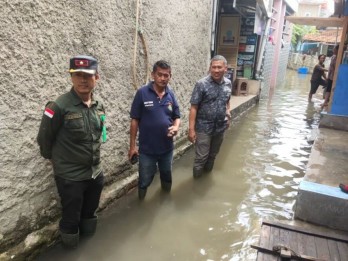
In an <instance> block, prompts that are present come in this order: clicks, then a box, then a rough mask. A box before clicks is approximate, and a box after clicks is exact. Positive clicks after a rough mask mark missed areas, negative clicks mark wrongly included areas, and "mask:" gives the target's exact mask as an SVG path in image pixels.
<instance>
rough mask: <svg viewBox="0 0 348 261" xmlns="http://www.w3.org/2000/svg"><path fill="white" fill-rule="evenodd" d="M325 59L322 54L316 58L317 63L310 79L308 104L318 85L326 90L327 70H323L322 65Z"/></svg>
mask: <svg viewBox="0 0 348 261" xmlns="http://www.w3.org/2000/svg"><path fill="white" fill-rule="evenodd" d="M325 58H326V56H325V55H324V54H320V55H319V56H318V60H319V63H318V64H317V65H315V66H314V69H313V74H312V78H311V89H310V91H309V94H308V101H309V102H311V101H312V96H313V94H315V93H316V92H317V90H318V87H319V85H321V86H323V87H324V88H326V85H327V79H326V74H325V72H327V69H325V67H324V66H325V65H324V62H325Z"/></svg>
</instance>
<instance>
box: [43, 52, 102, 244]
mask: <svg viewBox="0 0 348 261" xmlns="http://www.w3.org/2000/svg"><path fill="white" fill-rule="evenodd" d="M69 72H70V74H71V81H72V85H73V87H72V88H71V90H70V91H69V92H68V93H65V94H63V95H61V96H60V97H59V98H58V99H56V100H55V101H54V102H49V103H47V105H46V108H45V111H44V114H43V116H42V120H41V125H40V130H39V133H38V137H37V141H38V143H39V146H40V152H41V155H42V156H43V157H44V158H45V159H50V160H51V162H52V165H53V171H54V174H55V181H56V185H57V189H58V193H59V196H60V199H61V205H62V217H61V220H60V222H59V231H60V235H61V239H62V243H63V245H64V246H66V247H69V248H75V247H77V245H78V242H79V235H86V236H88V235H93V234H94V233H95V231H96V226H97V216H96V215H95V211H96V209H97V207H98V205H99V199H100V195H101V192H102V189H103V181H104V177H103V172H102V169H101V164H100V146H101V137H102V132H104V124H105V123H104V121H105V111H104V107H103V104H102V103H101V102H100V101H99V100H98V99H97V98H96V97H95V96H94V95H93V90H94V88H95V86H96V83H97V80H98V79H99V74H98V62H97V60H96V59H95V58H93V57H91V56H83V55H81V56H76V57H73V58H71V59H70V71H69ZM103 134H105V136H104V135H103V136H104V137H105V138H106V133H103ZM104 141H105V140H104Z"/></svg>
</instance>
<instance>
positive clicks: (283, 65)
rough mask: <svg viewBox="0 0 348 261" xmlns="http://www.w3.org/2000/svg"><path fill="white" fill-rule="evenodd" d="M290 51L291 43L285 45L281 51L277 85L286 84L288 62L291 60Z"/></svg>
mask: <svg viewBox="0 0 348 261" xmlns="http://www.w3.org/2000/svg"><path fill="white" fill-rule="evenodd" d="M290 49H291V44H290V43H289V42H288V43H285V44H284V45H283V47H282V48H281V49H280V55H279V70H278V75H277V85H280V84H284V83H285V77H286V69H287V65H288V60H289V53H290Z"/></svg>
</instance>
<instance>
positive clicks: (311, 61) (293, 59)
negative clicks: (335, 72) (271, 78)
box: [287, 53, 331, 73]
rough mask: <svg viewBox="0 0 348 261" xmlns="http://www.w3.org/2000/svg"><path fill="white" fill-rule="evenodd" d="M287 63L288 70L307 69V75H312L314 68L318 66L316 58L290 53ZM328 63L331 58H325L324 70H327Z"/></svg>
mask: <svg viewBox="0 0 348 261" xmlns="http://www.w3.org/2000/svg"><path fill="white" fill-rule="evenodd" d="M287 62H288V64H287V67H288V68H289V69H293V70H298V68H300V67H307V68H308V73H313V69H314V66H315V65H316V64H318V56H317V55H306V54H300V53H290V54H289V59H288V60H287ZM330 62H331V57H329V58H328V57H327V58H326V59H325V62H324V65H325V68H326V69H329V65H330Z"/></svg>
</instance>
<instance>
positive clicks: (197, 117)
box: [188, 55, 232, 178]
mask: <svg viewBox="0 0 348 261" xmlns="http://www.w3.org/2000/svg"><path fill="white" fill-rule="evenodd" d="M226 71H227V61H226V59H225V57H223V56H221V55H216V56H215V57H213V58H212V59H211V62H210V69H209V72H210V74H209V75H208V76H206V77H204V78H202V79H200V80H199V81H198V82H197V83H196V85H195V87H194V89H193V92H192V96H191V101H190V103H191V108H190V114H189V133H188V139H189V140H190V141H191V142H192V143H194V144H195V159H194V164H193V177H194V178H198V177H200V176H202V174H203V171H206V172H210V171H211V170H212V169H213V167H214V161H215V157H216V155H217V154H218V153H219V150H220V146H221V144H222V141H223V138H224V132H225V130H226V129H227V128H228V127H229V125H230V120H231V114H230V98H231V94H232V84H231V81H230V80H229V79H227V78H226V77H224V75H225V73H226Z"/></svg>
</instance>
